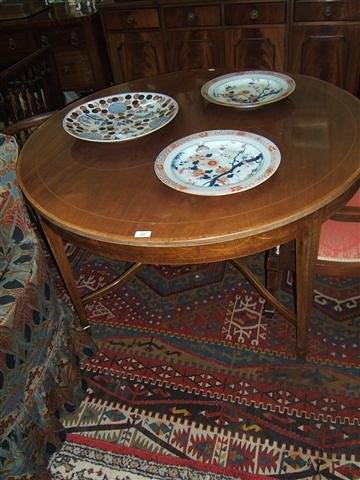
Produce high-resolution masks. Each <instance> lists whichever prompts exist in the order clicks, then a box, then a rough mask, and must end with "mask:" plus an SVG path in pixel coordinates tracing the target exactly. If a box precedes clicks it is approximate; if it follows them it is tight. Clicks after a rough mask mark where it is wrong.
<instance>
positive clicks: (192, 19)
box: [186, 12, 196, 23]
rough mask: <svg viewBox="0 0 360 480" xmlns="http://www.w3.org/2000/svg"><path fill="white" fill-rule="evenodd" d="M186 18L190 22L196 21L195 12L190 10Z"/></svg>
mask: <svg viewBox="0 0 360 480" xmlns="http://www.w3.org/2000/svg"><path fill="white" fill-rule="evenodd" d="M186 20H187V22H188V23H194V22H195V20H196V15H195V13H194V12H188V14H187V16H186Z"/></svg>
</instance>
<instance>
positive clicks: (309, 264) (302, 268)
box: [296, 219, 321, 358]
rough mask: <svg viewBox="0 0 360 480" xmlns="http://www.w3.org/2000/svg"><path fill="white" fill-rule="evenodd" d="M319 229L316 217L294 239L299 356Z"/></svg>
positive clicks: (303, 347)
mask: <svg viewBox="0 0 360 480" xmlns="http://www.w3.org/2000/svg"><path fill="white" fill-rule="evenodd" d="M320 229H321V222H320V221H318V219H316V220H315V221H313V222H309V223H308V224H306V225H305V226H304V231H303V234H302V235H301V236H300V237H298V238H297V239H296V317H297V325H296V347H297V355H298V357H299V358H304V357H305V355H306V348H307V336H308V329H309V320H310V316H311V310H312V304H313V297H314V290H313V289H314V278H315V268H316V259H317V254H318V250H319V239H320Z"/></svg>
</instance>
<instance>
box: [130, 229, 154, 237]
mask: <svg viewBox="0 0 360 480" xmlns="http://www.w3.org/2000/svg"><path fill="white" fill-rule="evenodd" d="M134 237H136V238H149V237H151V230H137V231H136V232H135V235H134Z"/></svg>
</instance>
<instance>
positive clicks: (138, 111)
mask: <svg viewBox="0 0 360 480" xmlns="http://www.w3.org/2000/svg"><path fill="white" fill-rule="evenodd" d="M178 109H179V107H178V104H177V103H176V101H175V100H174V99H173V98H171V97H169V96H168V95H165V94H163V93H154V92H128V93H119V94H117V95H110V96H108V97H102V98H96V99H94V100H92V101H91V102H87V103H84V104H83V105H80V106H78V107H76V108H74V109H73V110H71V111H70V112H68V113H67V114H66V116H65V118H64V120H63V127H64V130H65V131H66V132H67V133H69V134H70V135H72V136H73V137H76V138H80V139H81V140H88V141H90V142H123V141H125V140H131V139H134V138H138V137H142V136H144V135H148V134H149V133H152V132H154V131H155V130H158V129H159V128H161V127H163V126H164V125H166V124H167V123H169V122H170V121H171V120H172V119H173V118H174V117H175V115H176V114H177V112H178Z"/></svg>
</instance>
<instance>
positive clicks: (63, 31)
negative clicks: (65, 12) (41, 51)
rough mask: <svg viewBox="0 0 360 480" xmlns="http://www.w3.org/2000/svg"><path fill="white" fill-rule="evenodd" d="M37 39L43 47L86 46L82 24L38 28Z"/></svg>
mask: <svg viewBox="0 0 360 480" xmlns="http://www.w3.org/2000/svg"><path fill="white" fill-rule="evenodd" d="M36 39H37V42H38V44H39V45H40V46H41V47H47V46H48V45H51V46H52V47H63V48H84V47H85V45H86V39H85V33H84V31H83V28H82V27H81V26H77V25H73V26H71V27H58V28H54V27H52V28H43V29H37V31H36Z"/></svg>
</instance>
